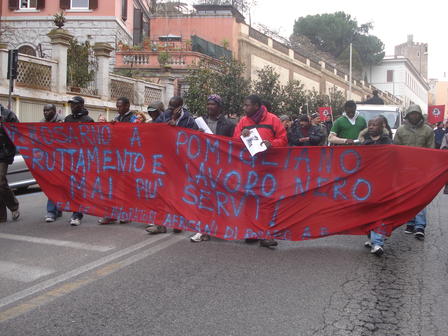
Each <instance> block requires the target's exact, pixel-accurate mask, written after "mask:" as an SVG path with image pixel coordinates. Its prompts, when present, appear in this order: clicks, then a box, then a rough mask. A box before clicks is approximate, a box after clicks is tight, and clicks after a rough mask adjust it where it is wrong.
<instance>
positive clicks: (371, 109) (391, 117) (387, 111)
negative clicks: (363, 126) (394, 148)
mask: <svg viewBox="0 0 448 336" xmlns="http://www.w3.org/2000/svg"><path fill="white" fill-rule="evenodd" d="M357 106H358V107H357V109H356V110H357V111H358V112H359V114H360V115H361V116H363V117H364V119H366V121H367V122H369V120H371V119H375V118H376V117H378V116H379V115H383V116H385V117H386V119H387V121H388V123H389V126H390V128H391V130H392V135H395V133H396V132H397V129H398V127H400V126H401V124H402V116H401V112H400V107H399V106H396V105H367V104H357Z"/></svg>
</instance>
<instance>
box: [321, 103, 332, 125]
mask: <svg viewBox="0 0 448 336" xmlns="http://www.w3.org/2000/svg"><path fill="white" fill-rule="evenodd" d="M317 110H318V111H319V115H320V120H321V121H327V120H330V119H331V116H332V115H333V110H332V109H331V107H330V106H327V107H319V108H318V109H317Z"/></svg>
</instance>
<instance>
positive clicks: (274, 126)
mask: <svg viewBox="0 0 448 336" xmlns="http://www.w3.org/2000/svg"><path fill="white" fill-rule="evenodd" d="M244 113H245V114H246V116H245V117H243V118H241V120H240V122H239V123H238V124H237V125H236V127H235V132H234V133H233V138H234V139H235V140H239V141H241V135H244V136H248V135H249V134H248V133H249V130H250V129H252V128H256V129H257V130H258V133H260V136H261V138H262V139H263V143H264V144H265V145H266V147H267V148H268V150H269V149H270V148H271V147H282V146H287V145H288V137H287V135H286V130H285V127H284V126H283V124H282V122H281V121H280V119H279V118H278V117H277V116H276V115H274V114H272V113H270V112H268V110H267V109H266V107H265V106H264V105H263V104H262V103H261V99H260V97H258V96H256V95H252V96H249V97H247V98H246V99H245V100H244ZM256 241H257V239H246V242H248V243H249V242H256ZM277 245H278V243H277V242H276V241H275V240H274V239H263V240H261V241H260V246H263V247H274V246H277Z"/></svg>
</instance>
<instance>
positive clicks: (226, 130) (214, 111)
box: [190, 94, 235, 243]
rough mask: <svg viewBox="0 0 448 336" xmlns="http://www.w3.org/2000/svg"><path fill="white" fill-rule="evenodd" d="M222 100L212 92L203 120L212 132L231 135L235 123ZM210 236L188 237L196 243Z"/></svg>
mask: <svg viewBox="0 0 448 336" xmlns="http://www.w3.org/2000/svg"><path fill="white" fill-rule="evenodd" d="M222 108H223V100H222V98H221V97H220V96H219V95H217V94H212V95H210V96H209V97H208V99H207V112H208V115H207V118H205V119H204V121H205V122H206V123H207V125H208V127H210V130H211V131H212V132H213V134H216V135H222V136H226V137H232V136H233V131H234V130H235V124H234V123H233V122H231V121H230V120H229V119H228V118H226V116H225V115H224V112H223V110H222ZM209 239H210V236H209V235H208V234H206V233H200V232H198V233H196V234H195V235H193V236H191V237H190V240H191V242H193V243H198V242H201V241H204V240H209Z"/></svg>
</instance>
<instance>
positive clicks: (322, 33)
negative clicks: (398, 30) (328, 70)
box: [293, 12, 384, 65]
mask: <svg viewBox="0 0 448 336" xmlns="http://www.w3.org/2000/svg"><path fill="white" fill-rule="evenodd" d="M372 28H373V26H372V24H371V23H364V24H360V25H359V24H358V22H357V21H356V20H355V19H353V18H352V17H351V16H350V15H349V14H346V13H344V12H336V13H333V14H317V15H308V16H306V17H300V18H299V19H298V20H296V21H295V23H294V33H293V35H304V36H306V37H307V38H308V39H309V40H310V41H311V43H313V44H314V45H315V46H316V47H317V48H318V49H319V50H321V51H324V52H328V53H330V54H331V55H333V56H334V57H335V58H339V59H340V58H341V56H343V57H345V51H346V50H347V47H348V46H349V45H350V43H353V48H354V50H356V52H357V53H358V54H359V58H360V60H361V62H362V65H371V64H377V63H378V62H380V61H381V60H382V59H383V57H384V44H383V43H382V42H381V40H380V39H378V38H377V37H376V36H373V35H369V31H370V30H371V29H372ZM343 53H344V55H342V54H343Z"/></svg>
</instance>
